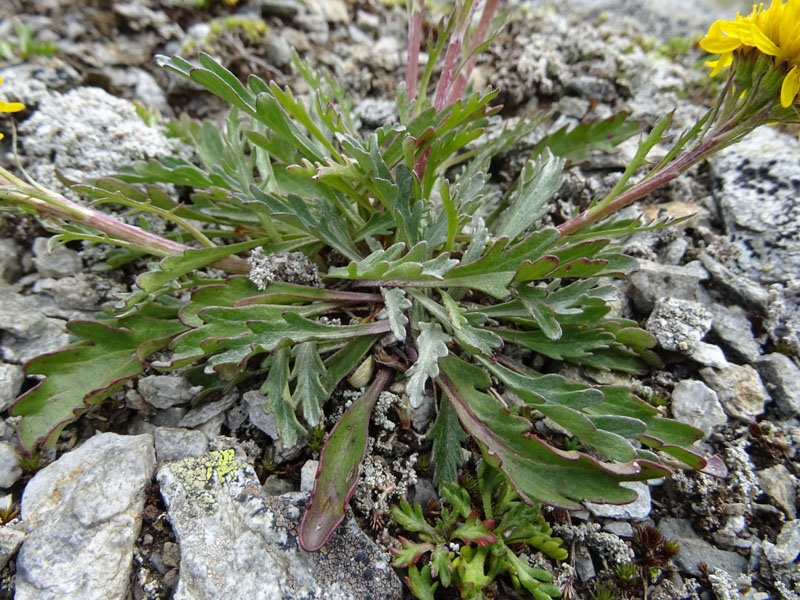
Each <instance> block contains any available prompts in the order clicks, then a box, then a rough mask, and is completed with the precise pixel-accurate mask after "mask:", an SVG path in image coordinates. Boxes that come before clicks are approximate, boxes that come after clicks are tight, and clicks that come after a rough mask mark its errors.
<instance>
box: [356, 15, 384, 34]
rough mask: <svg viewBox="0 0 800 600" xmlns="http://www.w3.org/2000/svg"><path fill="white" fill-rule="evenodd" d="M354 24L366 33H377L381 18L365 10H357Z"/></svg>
mask: <svg viewBox="0 0 800 600" xmlns="http://www.w3.org/2000/svg"><path fill="white" fill-rule="evenodd" d="M356 25H358V26H359V27H360V28H361V29H363V30H364V31H366V32H368V33H377V32H378V30H379V29H380V26H381V18H380V17H379V16H378V15H374V14H372V13H369V12H367V11H365V10H358V11H357V12H356Z"/></svg>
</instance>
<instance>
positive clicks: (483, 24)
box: [447, 0, 500, 104]
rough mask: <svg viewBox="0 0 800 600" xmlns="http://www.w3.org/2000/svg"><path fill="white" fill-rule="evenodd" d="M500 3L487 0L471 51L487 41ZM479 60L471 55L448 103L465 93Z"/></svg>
mask: <svg viewBox="0 0 800 600" xmlns="http://www.w3.org/2000/svg"><path fill="white" fill-rule="evenodd" d="M499 4H500V0H486V4H485V5H484V7H483V12H482V13H481V20H480V21H479V22H478V27H477V28H476V29H475V34H474V35H473V37H472V43H471V44H470V47H469V51H470V53H472V52H474V51H475V48H477V47H478V46H480V45H481V44H482V43H483V42H485V41H486V36H487V35H488V33H489V27H490V26H491V24H492V21H493V20H494V16H495V14H496V13H497V7H498V5H499ZM477 61H478V56H477V55H473V56H471V57H470V59H469V61H468V62H467V65H466V67H465V69H464V70H463V71H462V72H461V73H459V74H458V77H457V78H456V81H455V83H454V84H453V88H452V90H451V91H450V97H449V98H448V99H447V102H448V104H453V103H454V102H455V101H456V100H459V99H460V98H461V97H462V96H463V95H464V90H465V89H466V88H467V81H468V80H469V76H470V75H471V74H472V70H473V69H474V68H475V63H476V62H477Z"/></svg>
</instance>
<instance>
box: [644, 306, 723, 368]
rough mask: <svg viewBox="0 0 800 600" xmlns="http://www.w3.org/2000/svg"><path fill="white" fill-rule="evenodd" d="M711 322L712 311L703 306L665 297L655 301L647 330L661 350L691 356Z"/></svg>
mask: <svg viewBox="0 0 800 600" xmlns="http://www.w3.org/2000/svg"><path fill="white" fill-rule="evenodd" d="M711 321H712V316H711V312H710V311H708V310H707V309H706V308H705V307H704V306H703V305H702V304H699V303H698V302H694V301H692V300H681V299H680V298H669V297H665V298H660V299H659V300H657V301H656V303H655V306H654V307H653V312H651V313H650V318H649V319H648V320H647V325H646V328H647V331H649V332H650V333H652V334H653V335H654V336H655V337H656V339H657V340H658V343H659V344H660V345H661V347H662V348H664V350H672V351H675V352H683V353H685V354H691V353H692V352H693V351H694V349H695V348H696V345H697V342H699V341H700V340H701V339H703V336H705V334H706V333H708V331H709V330H710V329H711Z"/></svg>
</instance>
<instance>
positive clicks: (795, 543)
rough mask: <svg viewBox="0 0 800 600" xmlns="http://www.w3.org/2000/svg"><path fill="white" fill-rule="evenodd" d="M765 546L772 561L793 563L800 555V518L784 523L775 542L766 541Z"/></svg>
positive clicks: (779, 563) (784, 563)
mask: <svg viewBox="0 0 800 600" xmlns="http://www.w3.org/2000/svg"><path fill="white" fill-rule="evenodd" d="M764 546H765V547H764V552H765V554H766V555H767V558H768V559H769V560H770V562H772V563H774V564H776V565H788V564H790V563H793V562H794V561H795V560H797V556H798V555H800V519H795V520H793V521H787V522H786V523H784V524H783V527H781V532H780V533H779V534H778V539H777V540H775V544H774V545H772V544H770V543H769V542H765V544H764Z"/></svg>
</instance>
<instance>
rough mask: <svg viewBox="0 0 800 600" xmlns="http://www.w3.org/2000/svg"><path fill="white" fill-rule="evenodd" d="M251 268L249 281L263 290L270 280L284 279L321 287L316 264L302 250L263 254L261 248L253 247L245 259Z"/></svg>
mask: <svg viewBox="0 0 800 600" xmlns="http://www.w3.org/2000/svg"><path fill="white" fill-rule="evenodd" d="M247 262H249V263H250V266H251V267H252V269H251V270H250V275H249V278H250V281H252V282H253V283H254V284H255V285H256V287H257V288H258V289H260V290H263V289H264V288H266V287H267V285H268V284H269V283H270V282H272V281H285V282H287V283H297V284H300V285H310V286H313V287H322V278H321V277H320V276H319V269H317V265H315V264H314V263H312V262H311V261H310V260H309V259H308V258H307V257H306V255H305V254H303V253H302V252H279V253H277V254H268V255H265V254H264V251H263V250H262V249H261V248H255V249H254V250H253V252H252V253H251V254H250V257H249V258H248V259H247Z"/></svg>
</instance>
